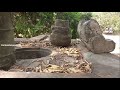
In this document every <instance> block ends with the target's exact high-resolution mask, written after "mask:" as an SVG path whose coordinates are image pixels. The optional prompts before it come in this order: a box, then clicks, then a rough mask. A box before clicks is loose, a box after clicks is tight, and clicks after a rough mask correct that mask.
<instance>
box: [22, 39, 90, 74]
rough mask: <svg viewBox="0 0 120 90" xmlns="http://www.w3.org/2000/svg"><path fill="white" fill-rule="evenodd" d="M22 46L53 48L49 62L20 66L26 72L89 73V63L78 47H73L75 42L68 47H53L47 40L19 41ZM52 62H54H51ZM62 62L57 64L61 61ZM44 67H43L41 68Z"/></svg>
mask: <svg viewBox="0 0 120 90" xmlns="http://www.w3.org/2000/svg"><path fill="white" fill-rule="evenodd" d="M21 46H22V47H23V48H30V47H38V48H50V49H52V50H53V53H52V54H51V61H49V64H47V65H45V64H42V65H40V66H38V67H35V68H24V69H23V68H22V70H23V71H26V72H43V73H91V72H92V69H91V66H92V65H91V63H89V62H87V61H86V60H85V59H84V57H83V55H82V53H81V51H80V49H78V48H75V44H73V45H71V46H70V47H55V46H52V45H51V43H50V42H49V41H40V42H34V43H21ZM53 62H54V63H53ZM61 62H62V64H58V63H61ZM43 67H44V68H43Z"/></svg>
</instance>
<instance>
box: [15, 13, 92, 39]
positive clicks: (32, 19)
mask: <svg viewBox="0 0 120 90" xmlns="http://www.w3.org/2000/svg"><path fill="white" fill-rule="evenodd" d="M91 16H92V14H91V13H85V12H84V13H82V12H17V13H14V25H15V37H27V38H28V37H33V36H37V35H40V34H45V33H50V32H51V25H52V24H53V23H54V20H55V19H65V20H69V22H70V32H71V33H72V38H77V37H78V35H77V25H78V23H79V21H80V20H81V19H89V18H90V17H91Z"/></svg>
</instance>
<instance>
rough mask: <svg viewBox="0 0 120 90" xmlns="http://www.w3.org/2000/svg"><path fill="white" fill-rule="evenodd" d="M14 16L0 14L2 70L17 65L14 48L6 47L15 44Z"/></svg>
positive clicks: (0, 58) (0, 65)
mask: <svg viewBox="0 0 120 90" xmlns="http://www.w3.org/2000/svg"><path fill="white" fill-rule="evenodd" d="M11 18H12V15H11V13H9V12H0V69H4V70H7V69H9V67H10V66H12V65H13V64H14V63H15V55H14V47H12V46H4V45H8V44H9V45H12V44H14V28H13V25H12V20H11Z"/></svg>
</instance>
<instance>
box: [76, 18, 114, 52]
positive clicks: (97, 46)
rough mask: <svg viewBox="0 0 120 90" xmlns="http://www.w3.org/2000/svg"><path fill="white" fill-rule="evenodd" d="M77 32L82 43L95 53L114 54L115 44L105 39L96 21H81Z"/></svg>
mask: <svg viewBox="0 0 120 90" xmlns="http://www.w3.org/2000/svg"><path fill="white" fill-rule="evenodd" d="M77 31H78V34H79V38H80V39H81V41H83V42H84V44H85V45H86V47H87V48H88V49H89V50H90V51H92V52H93V53H106V52H112V51H113V50H114V49H115V42H114V41H112V40H106V39H105V38H104V36H103V35H102V30H101V28H100V25H99V23H98V22H97V21H96V20H94V19H91V20H84V21H80V22H79V24H78V29H77Z"/></svg>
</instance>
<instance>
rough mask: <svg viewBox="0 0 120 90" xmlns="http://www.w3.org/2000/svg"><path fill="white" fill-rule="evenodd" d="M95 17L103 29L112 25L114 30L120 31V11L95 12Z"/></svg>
mask: <svg viewBox="0 0 120 90" xmlns="http://www.w3.org/2000/svg"><path fill="white" fill-rule="evenodd" d="M93 18H94V19H96V20H97V21H98V22H99V24H100V25H101V27H102V30H105V28H106V27H112V28H113V29H114V31H120V13H118V12H93Z"/></svg>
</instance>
